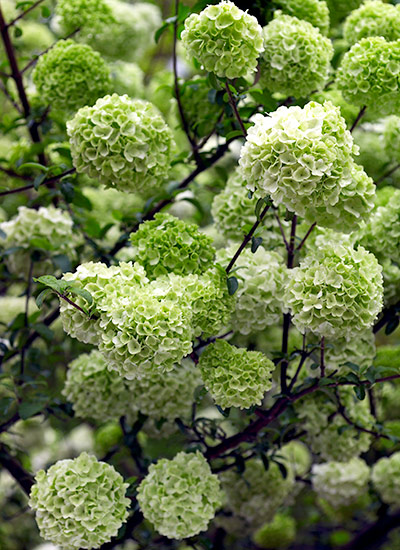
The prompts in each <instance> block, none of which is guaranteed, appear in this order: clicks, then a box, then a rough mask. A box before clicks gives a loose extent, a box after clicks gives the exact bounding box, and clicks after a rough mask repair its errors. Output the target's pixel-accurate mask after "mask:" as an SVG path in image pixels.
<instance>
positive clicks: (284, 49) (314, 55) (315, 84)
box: [260, 14, 333, 97]
mask: <svg viewBox="0 0 400 550" xmlns="http://www.w3.org/2000/svg"><path fill="white" fill-rule="evenodd" d="M263 37H264V48H265V49H264V52H263V53H262V55H261V65H260V72H261V77H260V85H261V86H262V87H263V88H264V87H265V88H267V89H268V90H270V91H271V92H279V93H280V94H283V95H284V96H296V97H306V96H307V95H308V94H310V93H311V92H312V91H314V90H319V89H321V88H322V87H323V86H324V84H325V82H326V80H327V78H328V75H329V71H330V61H331V59H332V56H333V47H332V43H331V41H330V40H329V39H328V38H326V37H325V36H323V35H322V34H321V33H320V31H319V30H318V29H317V28H316V27H313V26H312V25H311V23H308V22H307V21H303V20H300V19H298V18H297V17H292V16H291V15H285V14H278V15H277V16H276V17H275V19H274V20H273V21H271V22H270V23H269V24H268V25H267V26H266V27H264V29H263Z"/></svg>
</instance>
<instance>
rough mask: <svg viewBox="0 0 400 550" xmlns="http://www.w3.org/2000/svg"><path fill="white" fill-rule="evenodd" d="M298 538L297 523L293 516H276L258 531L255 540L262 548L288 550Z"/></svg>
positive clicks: (254, 536)
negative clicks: (284, 549) (285, 549)
mask: <svg viewBox="0 0 400 550" xmlns="http://www.w3.org/2000/svg"><path fill="white" fill-rule="evenodd" d="M295 538H296V522H295V520H294V519H293V518H292V517H291V516H287V515H284V514H275V516H274V519H273V520H272V521H271V522H269V523H265V524H264V525H263V526H262V527H260V529H258V530H257V531H256V532H255V533H254V535H253V540H254V542H255V543H256V544H257V546H259V547H260V548H268V549H271V550H276V549H277V548H280V549H282V548H287V547H288V546H290V544H291V543H292V542H294V540H295Z"/></svg>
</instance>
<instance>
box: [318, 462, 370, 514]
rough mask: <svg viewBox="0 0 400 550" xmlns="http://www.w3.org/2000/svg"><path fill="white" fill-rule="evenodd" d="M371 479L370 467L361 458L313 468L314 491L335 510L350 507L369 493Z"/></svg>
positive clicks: (327, 463)
mask: <svg viewBox="0 0 400 550" xmlns="http://www.w3.org/2000/svg"><path fill="white" fill-rule="evenodd" d="M369 477H370V470H369V467H368V466H367V464H366V463H365V461H364V460H362V459H361V458H352V459H351V460H349V461H348V462H326V463H325V464H314V466H313V467H312V486H313V489H314V491H315V492H316V493H317V495H318V496H319V497H320V498H323V499H324V500H326V501H327V502H328V504H330V506H332V507H333V508H341V507H343V506H348V505H349V504H352V503H354V502H356V501H357V500H358V499H359V498H360V497H362V496H363V495H364V494H365V493H367V492H368V481H369Z"/></svg>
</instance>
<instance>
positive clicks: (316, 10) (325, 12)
mask: <svg viewBox="0 0 400 550" xmlns="http://www.w3.org/2000/svg"><path fill="white" fill-rule="evenodd" d="M273 3H274V4H275V5H276V6H277V7H278V8H279V9H281V10H282V11H283V13H287V14H288V15H292V16H294V17H297V18H298V19H304V21H308V22H309V23H311V25H313V26H314V27H317V28H318V29H319V30H320V32H321V33H322V34H328V31H329V8H328V5H327V3H326V2H325V0H273Z"/></svg>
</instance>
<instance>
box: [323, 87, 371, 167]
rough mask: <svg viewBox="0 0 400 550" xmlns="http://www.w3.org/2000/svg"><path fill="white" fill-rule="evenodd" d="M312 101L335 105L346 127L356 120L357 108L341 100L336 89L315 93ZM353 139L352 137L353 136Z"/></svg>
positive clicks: (341, 95) (339, 93) (341, 96)
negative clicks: (327, 102)
mask: <svg viewBox="0 0 400 550" xmlns="http://www.w3.org/2000/svg"><path fill="white" fill-rule="evenodd" d="M312 99H313V101H317V102H318V103H322V104H324V103H325V101H330V102H331V103H333V105H335V106H336V107H339V109H340V114H341V115H342V117H343V118H344V119H345V121H346V122H347V125H348V126H350V127H351V125H352V124H353V122H354V121H355V120H356V118H357V115H358V112H359V110H360V109H359V108H358V107H356V106H355V105H351V104H350V103H347V101H345V100H344V99H343V94H342V92H341V91H340V90H337V89H336V88H329V89H328V90H323V91H322V92H317V93H315V94H312ZM353 137H354V136H353ZM354 141H355V142H356V143H357V141H356V139H355V138H354ZM358 162H359V164H361V165H362V164H363V163H362V162H360V161H358Z"/></svg>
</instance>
